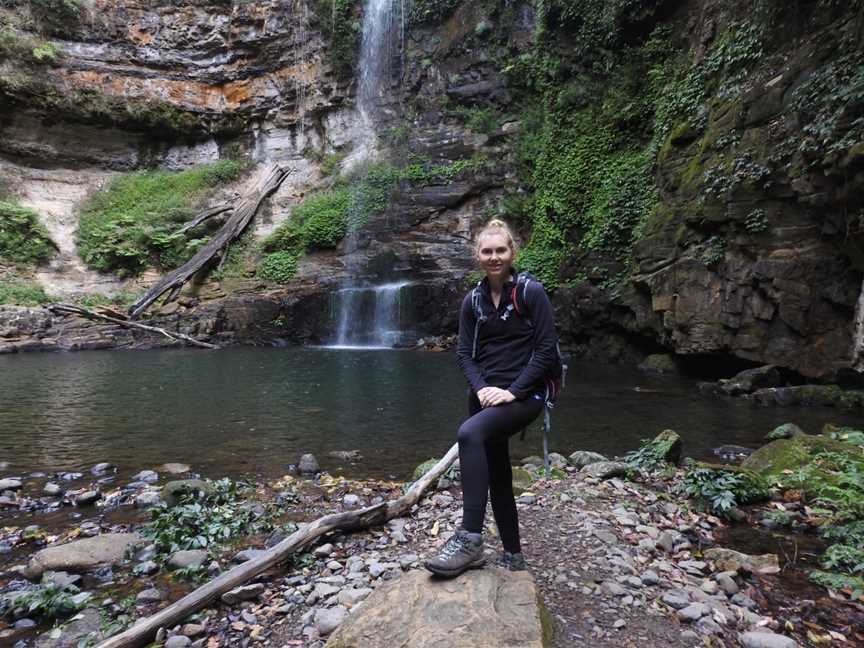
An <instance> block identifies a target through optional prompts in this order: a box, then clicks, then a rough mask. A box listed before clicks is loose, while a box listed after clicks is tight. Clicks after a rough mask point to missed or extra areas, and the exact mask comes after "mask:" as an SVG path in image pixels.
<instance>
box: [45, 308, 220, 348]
mask: <svg viewBox="0 0 864 648" xmlns="http://www.w3.org/2000/svg"><path fill="white" fill-rule="evenodd" d="M48 310H50V311H51V312H52V313H57V314H58V315H80V316H81V317H86V318H87V319H91V320H98V321H101V322H109V323H111V324H117V325H118V326H123V327H125V328H132V329H138V330H140V331H147V332H149V333H158V334H159V335H164V336H165V337H168V338H171V339H172V340H181V341H183V342H186V343H188V344H191V345H192V346H197V347H201V348H203V349H219V348H221V347H219V346H217V345H215V344H210V343H209V342H202V341H201V340H196V339H195V338H193V337H191V336H189V335H185V334H184V333H177V332H176V331H169V330H168V329H164V328H161V327H159V326H150V325H148V324H141V323H140V322H131V321H129V320H126V319H121V318H119V317H112V316H111V315H105V314H103V313H97V312H95V311H91V310H88V309H86V308H82V307H81V306H75V305H73V304H63V303H57V304H49V305H48Z"/></svg>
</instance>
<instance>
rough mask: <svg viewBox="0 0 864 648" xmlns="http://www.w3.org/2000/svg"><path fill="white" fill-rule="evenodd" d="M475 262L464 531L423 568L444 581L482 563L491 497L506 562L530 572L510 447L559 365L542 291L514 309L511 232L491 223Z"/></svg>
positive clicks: (465, 354)
mask: <svg viewBox="0 0 864 648" xmlns="http://www.w3.org/2000/svg"><path fill="white" fill-rule="evenodd" d="M475 255H476V257H477V261H478V262H479V264H480V268H481V269H482V270H483V272H484V273H485V274H486V277H485V279H483V281H481V282H480V283H479V284H478V286H477V288H476V289H475V290H472V291H471V293H469V294H468V295H466V296H465V299H464V300H463V301H462V310H461V313H460V317H459V341H458V344H457V349H456V354H457V356H458V359H459V366H460V368H461V369H462V372H463V373H464V374H465V378H466V379H467V380H468V383H469V385H470V386H471V389H470V394H469V400H468V411H469V418H468V419H467V420H466V421H465V422H464V423H463V424H462V426H461V427H460V428H459V437H458V438H459V464H460V470H461V473H462V495H463V510H462V526H461V528H459V529H458V530H457V531H456V533H455V534H454V535H453V537H451V538H450V539H449V540H448V541H447V543H446V544H445V545H444V547H443V548H442V550H441V552H440V554H439V555H438V556H436V557H434V558H431V559H429V560H427V561H426V562H425V566H426V568H427V569H428V570H429V571H431V572H432V573H434V574H436V575H439V576H446V577H453V576H458V575H459V574H461V573H462V572H464V571H465V570H466V569H471V568H474V567H482V566H483V564H484V562H485V557H484V555H483V535H482V534H483V518H484V516H485V513H486V500H487V494H488V495H489V496H491V500H492V512H493V513H494V515H495V524H496V525H497V526H498V533H499V535H500V536H501V541H502V544H503V545H504V554H503V556H502V558H501V563H502V564H503V565H504V566H505V567H507V568H508V569H512V570H521V569H525V560H524V558H523V556H522V549H521V547H520V544H519V520H518V517H517V513H516V502H515V500H514V498H513V486H512V480H513V475H512V470H511V467H510V448H509V442H510V437H511V436H513V434H515V433H516V432H518V431H520V430H522V429H523V428H525V427H526V426H527V425H529V424H530V423H531V422H532V421H533V420H534V419H536V418H537V416H538V415H539V414H540V413H541V412H542V410H543V407H544V393H545V379H546V377H547V376H548V375H549V372H550V370H551V369H552V367H553V364H554V363H555V361H556V359H557V338H556V335H555V322H554V316H553V312H552V305H551V304H550V303H549V298H548V297H547V296H546V291H545V290H544V289H543V286H542V285H540V283H538V282H537V281H534V280H531V281H529V282H524V283H522V284H519V285H520V288H519V289H520V290H522V289H523V287H524V295H520V296H519V297H518V299H519V301H520V303H519V304H516V303H514V297H515V296H516V291H515V290H514V287H515V286H516V285H517V283H516V282H517V277H516V275H515V273H514V271H513V260H514V258H515V256H516V244H515V242H514V240H513V235H512V233H511V232H510V228H509V227H507V225H506V224H505V223H504V222H502V221H500V220H497V219H495V220H491V221H489V223H488V224H487V225H486V226H485V227H484V228H483V229H482V230H480V233H479V234H478V235H477V239H476V245H475ZM522 311H527V312H522Z"/></svg>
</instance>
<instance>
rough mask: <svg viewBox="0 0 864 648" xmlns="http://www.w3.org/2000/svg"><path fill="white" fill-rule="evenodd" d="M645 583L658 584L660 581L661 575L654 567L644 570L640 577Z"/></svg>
mask: <svg viewBox="0 0 864 648" xmlns="http://www.w3.org/2000/svg"><path fill="white" fill-rule="evenodd" d="M640 578H641V580H642V584H643V585H649V586H650V585H656V584H657V583H659V582H660V577H659V576H658V575H657V572H655V571H654V570H653V569H648V570H646V571H644V572H642V576H641V577H640Z"/></svg>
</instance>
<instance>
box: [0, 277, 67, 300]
mask: <svg viewBox="0 0 864 648" xmlns="http://www.w3.org/2000/svg"><path fill="white" fill-rule="evenodd" d="M52 301H54V299H53V298H52V297H50V296H49V295H47V294H46V293H45V289H44V288H42V286H40V285H38V284H35V283H30V282H27V281H3V280H0V304H14V305H16V306H41V305H43V304H48V303H50V302H52Z"/></svg>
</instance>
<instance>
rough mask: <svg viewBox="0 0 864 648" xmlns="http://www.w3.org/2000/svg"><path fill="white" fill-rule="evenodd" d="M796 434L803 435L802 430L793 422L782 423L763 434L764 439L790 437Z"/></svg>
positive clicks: (772, 439)
mask: <svg viewBox="0 0 864 648" xmlns="http://www.w3.org/2000/svg"><path fill="white" fill-rule="evenodd" d="M796 436H804V430H802V429H801V428H800V427H798V426H797V425H795V424H794V423H784V424H783V425H778V426H777V427H776V428H774V429H773V430H771V431H770V432H769V433H768V434H766V435H765V440H766V441H776V440H777V439H791V438H792V437H796Z"/></svg>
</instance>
